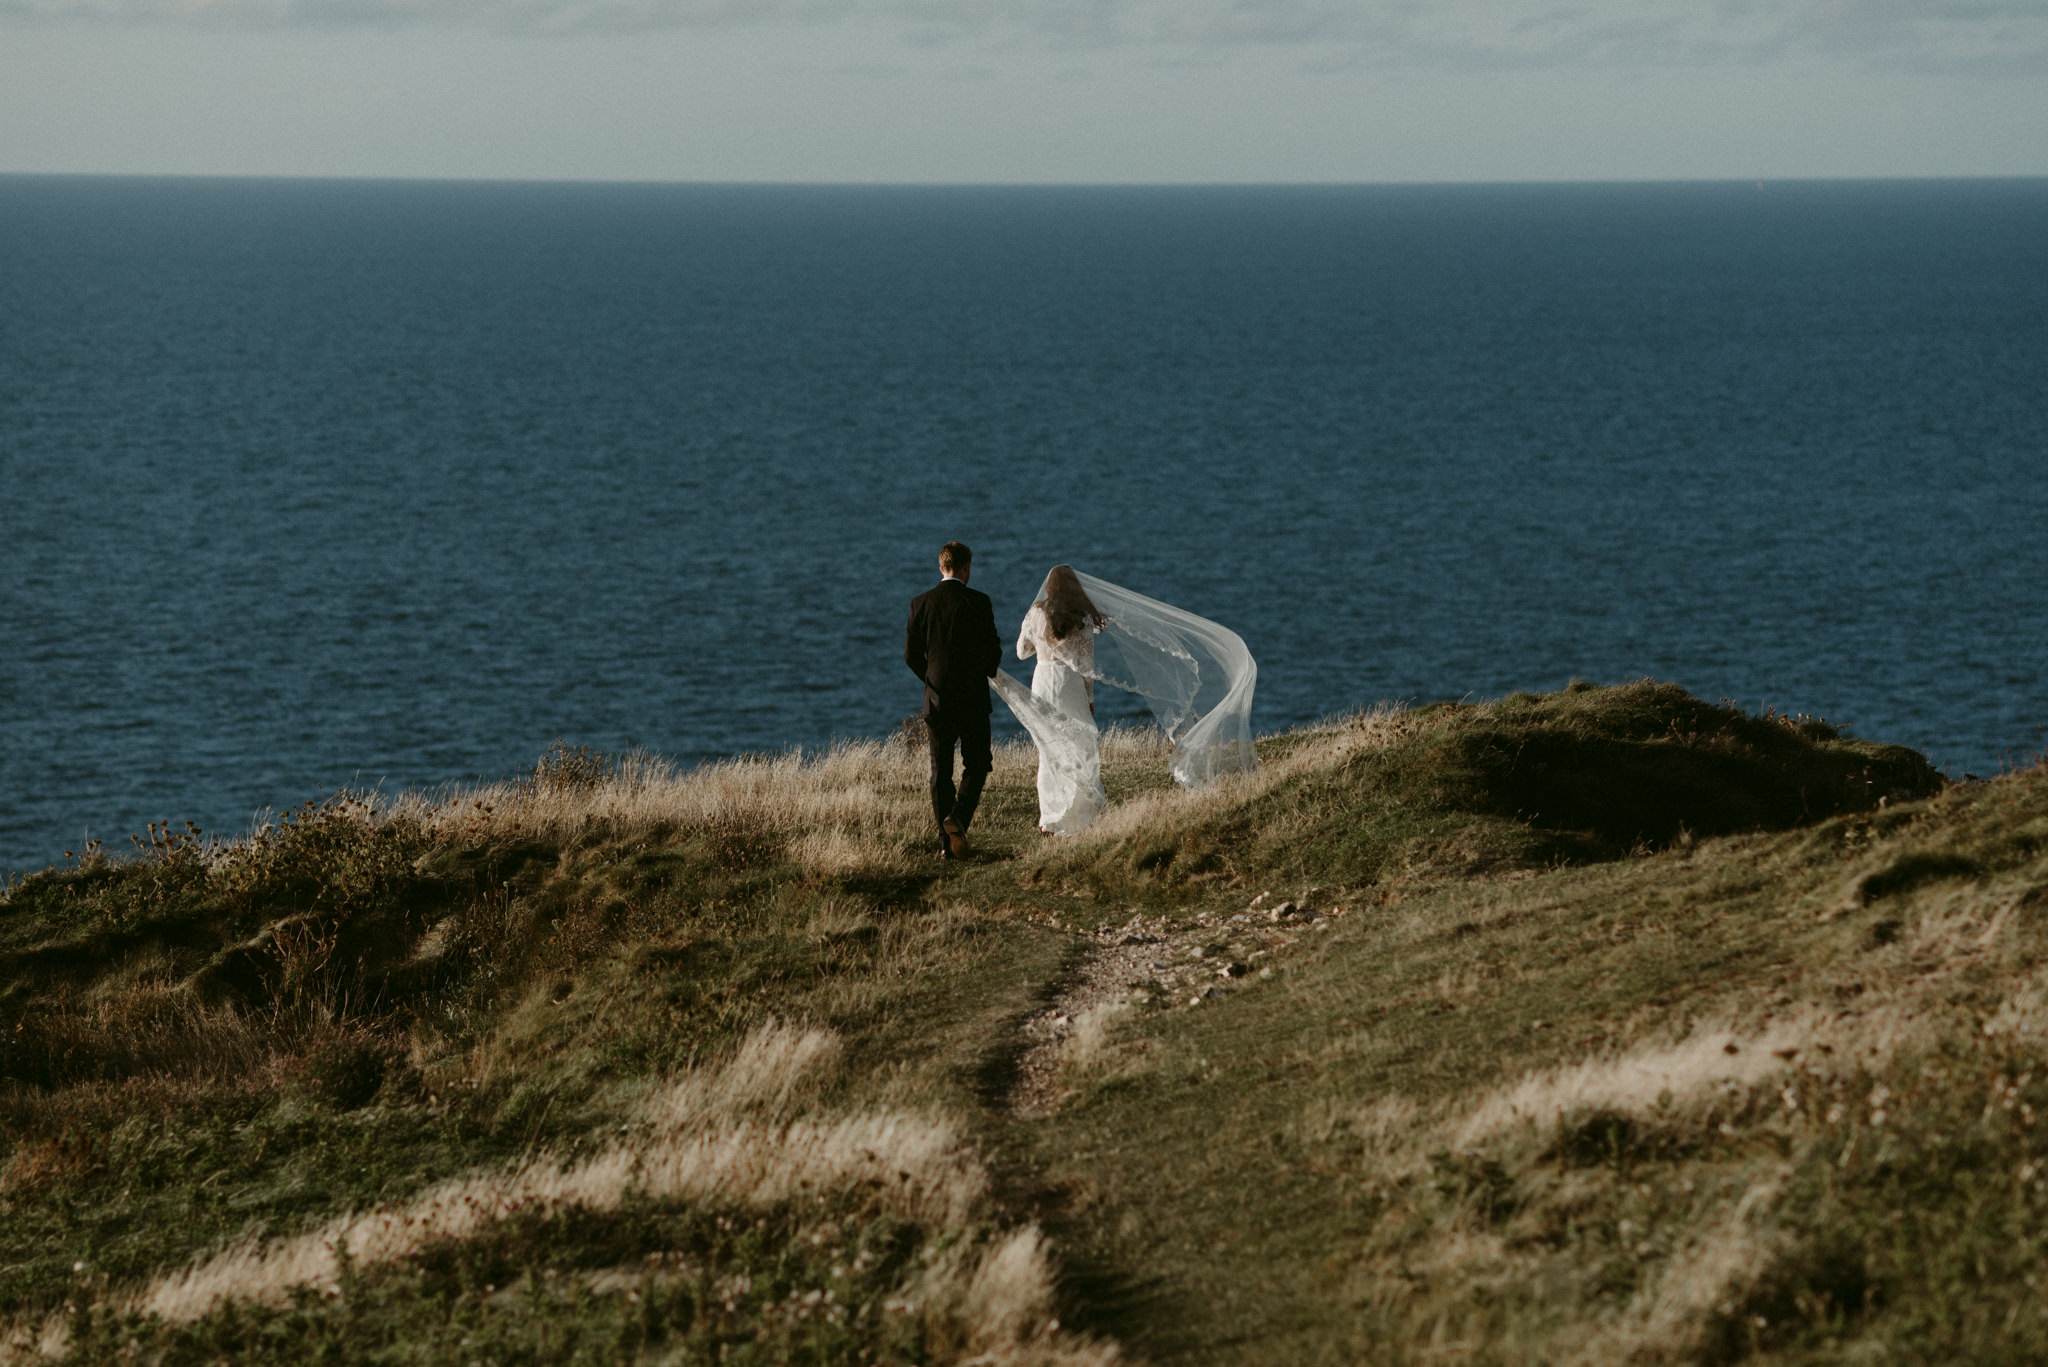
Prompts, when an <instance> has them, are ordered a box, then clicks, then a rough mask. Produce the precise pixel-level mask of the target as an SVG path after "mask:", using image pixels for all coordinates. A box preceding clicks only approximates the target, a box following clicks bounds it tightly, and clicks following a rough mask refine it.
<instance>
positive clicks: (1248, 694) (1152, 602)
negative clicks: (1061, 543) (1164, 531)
mask: <svg viewBox="0 0 2048 1367" xmlns="http://www.w3.org/2000/svg"><path fill="white" fill-rule="evenodd" d="M1076 577H1077V578H1079V579H1080V581H1081V587H1082V588H1084V589H1086V590H1087V592H1088V598H1089V601H1091V602H1092V603H1094V604H1095V607H1096V609H1097V610H1098V611H1099V612H1101V614H1102V616H1103V619H1104V621H1103V625H1102V628H1101V630H1100V631H1099V632H1098V633H1097V635H1096V637H1095V661H1094V666H1093V668H1092V669H1090V670H1088V671H1087V672H1088V674H1089V676H1090V677H1091V678H1093V679H1095V680H1096V681H1097V682H1099V683H1106V684H1109V685H1111V686H1112V687H1115V688H1121V689H1124V690H1126V691H1128V692H1131V693H1135V694H1137V695H1138V696H1139V697H1141V698H1143V699H1144V700H1145V702H1146V704H1147V706H1149V707H1150V708H1151V709H1152V713H1153V715H1154V716H1156V717H1158V718H1159V725H1160V728H1161V729H1162V730H1164V731H1165V732H1166V736H1167V739H1168V740H1170V741H1172V742H1173V747H1174V748H1173V766H1172V767H1173V776H1174V778H1175V779H1177V780H1178V781H1179V782H1180V783H1181V785H1182V786H1183V787H1188V788H1200V787H1203V786H1205V785H1207V784H1209V783H1212V782H1214V781H1215V780H1216V779H1218V778H1221V777H1222V776H1223V775H1225V774H1233V773H1238V772H1241V771H1245V770H1250V769H1254V768H1256V767H1257V766H1258V757H1257V756H1256V755H1255V754H1254V753H1253V750H1252V723H1251V712H1252V689H1253V686H1254V685H1255V684H1256V683H1257V682H1258V677H1259V667H1258V664H1257V662H1256V661H1254V660H1253V659H1252V653H1251V651H1250V650H1249V649H1247V648H1246V647H1245V643H1244V639H1243V638H1242V637H1240V636H1239V635H1238V634H1237V633H1236V632H1234V631H1232V630H1231V629H1230V628H1229V627H1226V626H1222V625H1220V624H1218V623H1216V622H1212V621H1210V620H1209V619H1208V618H1206V617H1197V616H1195V614H1194V613H1192V612H1186V611H1184V610H1182V609H1180V608H1177V607H1174V606H1172V605H1171V604H1167V603H1162V602H1160V601H1158V600H1157V599H1154V598H1147V597H1146V596H1145V595H1144V594H1142V593H1133V592H1131V591H1130V590H1129V589H1126V588H1122V587H1120V586H1118V585H1116V584H1112V583H1110V582H1109V581H1108V580H1106V579H1097V578H1096V577H1095V576H1094V575H1091V574H1081V573H1079V571H1076ZM1044 599H1045V590H1044V589H1043V588H1041V589H1040V590H1039V593H1038V597H1037V598H1035V599H1033V600H1032V602H1033V604H1034V606H1035V605H1036V604H1037V603H1040V602H1043V601H1044ZM1007 678H1008V676H1007V675H1005V674H1002V673H1000V672H999V673H998V675H997V678H996V680H995V682H996V690H997V692H998V693H1000V694H1001V695H1002V698H1003V701H1005V702H1006V703H1008V704H1009V705H1010V708H1011V710H1012V711H1014V712H1016V713H1017V719H1018V720H1019V721H1021V722H1022V723H1024V728H1025V730H1027V731H1029V732H1030V733H1031V737H1032V739H1033V740H1034V741H1036V742H1038V744H1039V747H1040V749H1041V751H1047V750H1048V749H1050V750H1051V751H1052V752H1055V753H1063V752H1065V751H1066V750H1069V749H1071V748H1073V745H1072V741H1073V739H1074V738H1073V737H1070V736H1068V735H1067V734H1065V733H1066V732H1067V731H1068V730H1070V729H1071V727H1070V725H1069V724H1068V721H1069V719H1067V718H1065V717H1064V716H1063V715H1061V714H1059V713H1058V712H1057V711H1054V710H1052V709H1048V708H1046V707H1044V706H1043V705H1037V700H1036V699H1033V698H1032V697H1031V695H1030V694H1029V692H1027V691H1026V690H1025V689H1024V688H1023V687H1021V686H1020V685H1018V684H1017V683H1016V681H1015V680H1009V683H1010V687H1008V688H1005V687H1003V682H1004V680H1006V679H1007ZM1048 713H1050V715H1048ZM1091 729H1092V728H1091ZM1041 733H1043V734H1041ZM1048 743H1050V744H1048ZM1087 748H1088V750H1089V751H1091V752H1092V751H1093V748H1094V747H1093V746H1092V745H1090V746H1088V747H1087ZM1091 757H1092V756H1091Z"/></svg>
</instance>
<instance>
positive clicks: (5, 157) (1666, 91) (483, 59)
mask: <svg viewBox="0 0 2048 1367" xmlns="http://www.w3.org/2000/svg"><path fill="white" fill-rule="evenodd" d="M0 172H60V173H124V174H138V173H139V174H200V175H312V176H400V177H454V178H506V179H591V180H683V181H701V180H710V181H825V182H924V183H961V182H967V183H973V182H1004V183H1020V182H1021V183H1031V182H1063V183H1077V182H1078V183H1099V182H1123V183H1129V182H1182V183H1185V182H1237V183H1243V182H1301V181H1322V182H1329V181H1344V182H1384V181H1517V180H1636V179H1649V180H1659V179H1721V178H1727V179H1752V178H1754V179H1774V178H1790V177H1865V176H1996V175H2042V174H2048V0H0Z"/></svg>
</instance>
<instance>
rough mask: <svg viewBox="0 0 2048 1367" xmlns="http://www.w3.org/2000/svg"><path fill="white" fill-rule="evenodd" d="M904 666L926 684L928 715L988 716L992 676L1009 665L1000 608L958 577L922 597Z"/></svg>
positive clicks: (906, 641)
mask: <svg viewBox="0 0 2048 1367" xmlns="http://www.w3.org/2000/svg"><path fill="white" fill-rule="evenodd" d="M903 663H905V664H907V665H909V666H910V672H911V673H913V674H915V675H917V677H918V678H920V679H923V680H924V715H925V716H927V717H929V716H932V715H933V714H934V713H937V714H940V715H945V716H954V717H975V716H980V717H985V716H987V715H988V714H989V712H990V710H991V708H992V706H993V704H991V703H990V701H989V696H988V681H989V676H990V675H992V674H994V673H995V672H996V670H997V669H999V668H1001V667H1002V663H1003V641H1002V638H1001V637H1000V636H998V635H996V609H995V604H993V603H991V602H990V601H989V599H988V595H987V594H985V593H981V592H978V591H977V590H974V589H970V588H968V587H967V586H966V585H965V584H963V583H961V582H960V581H959V580H957V579H945V580H941V581H940V583H939V586H938V587H937V588H935V589H933V590H931V591H930V592H929V593H920V594H919V595H918V596H917V597H916V598H913V599H912V600H911V602H910V626H909V627H908V629H907V630H906V631H905V632H904V635H903Z"/></svg>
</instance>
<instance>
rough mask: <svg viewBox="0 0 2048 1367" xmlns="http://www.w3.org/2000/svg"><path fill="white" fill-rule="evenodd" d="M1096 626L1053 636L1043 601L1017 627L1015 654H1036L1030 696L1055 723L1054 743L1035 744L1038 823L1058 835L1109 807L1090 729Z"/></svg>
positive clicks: (1026, 656) (1099, 754)
mask: <svg viewBox="0 0 2048 1367" xmlns="http://www.w3.org/2000/svg"><path fill="white" fill-rule="evenodd" d="M1095 631H1096V628H1095V627H1094V626H1092V625H1090V624H1087V623H1083V624H1082V625H1081V626H1080V627H1079V629H1077V630H1075V631H1072V632H1070V633H1069V634H1068V635H1066V636H1064V637H1061V636H1058V635H1055V634H1054V632H1053V630H1052V627H1051V624H1050V622H1049V621H1048V619H1047V615H1046V606H1045V603H1044V602H1043V601H1042V600H1041V601H1039V602H1035V603H1033V604H1032V605H1031V610H1030V611H1029V612H1027V613H1025V614H1024V623H1023V625H1022V626H1021V627H1019V628H1018V630H1017V658H1018V659H1020V660H1028V659H1030V658H1032V657H1033V656H1034V655H1035V656H1037V657H1038V665H1037V667H1036V668H1035V669H1033V670H1032V672H1031V697H1032V700H1033V701H1034V702H1035V703H1036V704H1037V705H1038V709H1039V711H1040V712H1041V713H1042V714H1043V713H1052V714H1056V715H1057V716H1058V718H1059V722H1060V725H1059V728H1058V740H1057V742H1056V743H1054V744H1052V745H1040V746H1039V747H1038V828H1039V829H1040V830H1042V831H1050V832H1052V833H1054V834H1057V835H1072V834H1073V833H1074V832H1075V831H1079V830H1085V829H1086V828H1087V827H1089V826H1090V825H1093V824H1094V822H1095V819H1096V818H1097V817H1099V816H1101V815H1102V814H1103V812H1105V811H1107V810H1108V808H1109V796H1108V794H1106V793H1104V792H1103V791H1102V752H1101V749H1100V748H1099V746H1098V744H1097V739H1096V729H1095V680H1094V679H1093V678H1092V677H1091V676H1092V675H1093V674H1094V672H1095V639H1094V638H1095ZM1027 729H1028V728H1027Z"/></svg>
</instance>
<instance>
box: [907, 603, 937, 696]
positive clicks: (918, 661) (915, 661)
mask: <svg viewBox="0 0 2048 1367" xmlns="http://www.w3.org/2000/svg"><path fill="white" fill-rule="evenodd" d="M921 606H922V604H920V603H912V604H911V605H910V625H908V626H906V627H905V628H904V629H903V663H905V664H907V665H909V666H910V672H911V673H913V674H915V675H917V677H918V678H920V679H922V678H923V677H924V671H925V666H926V665H928V664H930V663H931V660H930V658H929V657H928V656H927V655H926V654H925V637H926V635H927V634H928V633H927V632H926V631H925V629H924V623H923V621H922V620H920V619H921V618H922V617H923V615H924V614H923V613H921V612H919V611H918V609H919V608H920V607H921Z"/></svg>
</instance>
